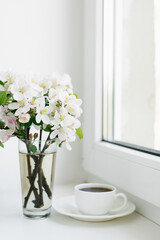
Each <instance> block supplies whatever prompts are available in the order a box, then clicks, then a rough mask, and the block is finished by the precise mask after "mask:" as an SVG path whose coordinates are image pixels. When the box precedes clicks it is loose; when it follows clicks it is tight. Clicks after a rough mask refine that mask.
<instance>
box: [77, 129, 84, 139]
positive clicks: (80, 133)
mask: <svg viewBox="0 0 160 240" xmlns="http://www.w3.org/2000/svg"><path fill="white" fill-rule="evenodd" d="M76 134H77V135H78V137H79V139H83V131H82V128H77V129H76Z"/></svg>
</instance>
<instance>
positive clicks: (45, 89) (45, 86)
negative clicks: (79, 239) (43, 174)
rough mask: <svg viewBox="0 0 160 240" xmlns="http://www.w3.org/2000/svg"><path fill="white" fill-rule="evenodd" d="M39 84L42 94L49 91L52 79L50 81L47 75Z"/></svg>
mask: <svg viewBox="0 0 160 240" xmlns="http://www.w3.org/2000/svg"><path fill="white" fill-rule="evenodd" d="M38 84H39V87H40V89H41V91H40V92H41V95H44V94H46V93H47V92H48V91H49V89H50V87H51V81H50V79H49V77H48V76H46V77H45V78H43V79H41V80H40V81H39V82H38Z"/></svg>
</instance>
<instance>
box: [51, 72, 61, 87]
mask: <svg viewBox="0 0 160 240" xmlns="http://www.w3.org/2000/svg"><path fill="white" fill-rule="evenodd" d="M61 80H62V79H61V75H60V74H59V73H53V74H52V75H51V77H50V81H51V88H57V87H59V86H60V83H61Z"/></svg>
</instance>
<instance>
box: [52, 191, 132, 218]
mask: <svg viewBox="0 0 160 240" xmlns="http://www.w3.org/2000/svg"><path fill="white" fill-rule="evenodd" d="M52 205H53V208H54V210H55V211H56V212H58V213H60V214H63V215H66V216H69V217H72V218H75V219H78V220H81V221H91V222H101V221H109V220H111V219H114V218H118V217H123V216H126V215H129V214H131V213H132V212H134V211H135V209H136V206H135V205H134V204H133V203H132V202H130V201H128V203H127V205H126V207H125V208H124V209H122V210H121V211H117V212H114V213H108V214H106V215H102V216H91V215H85V214H82V213H81V212H80V211H79V210H78V209H77V207H76V204H75V201H74V196H67V197H63V198H60V199H57V200H53V204H52ZM117 205H119V200H118V199H117V200H116V203H115V207H116V206H117ZM113 209H114V208H113Z"/></svg>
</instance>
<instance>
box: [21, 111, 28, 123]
mask: <svg viewBox="0 0 160 240" xmlns="http://www.w3.org/2000/svg"><path fill="white" fill-rule="evenodd" d="M30 117H31V116H30V114H29V113H21V114H20V115H19V122H21V123H27V122H29V120H30Z"/></svg>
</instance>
